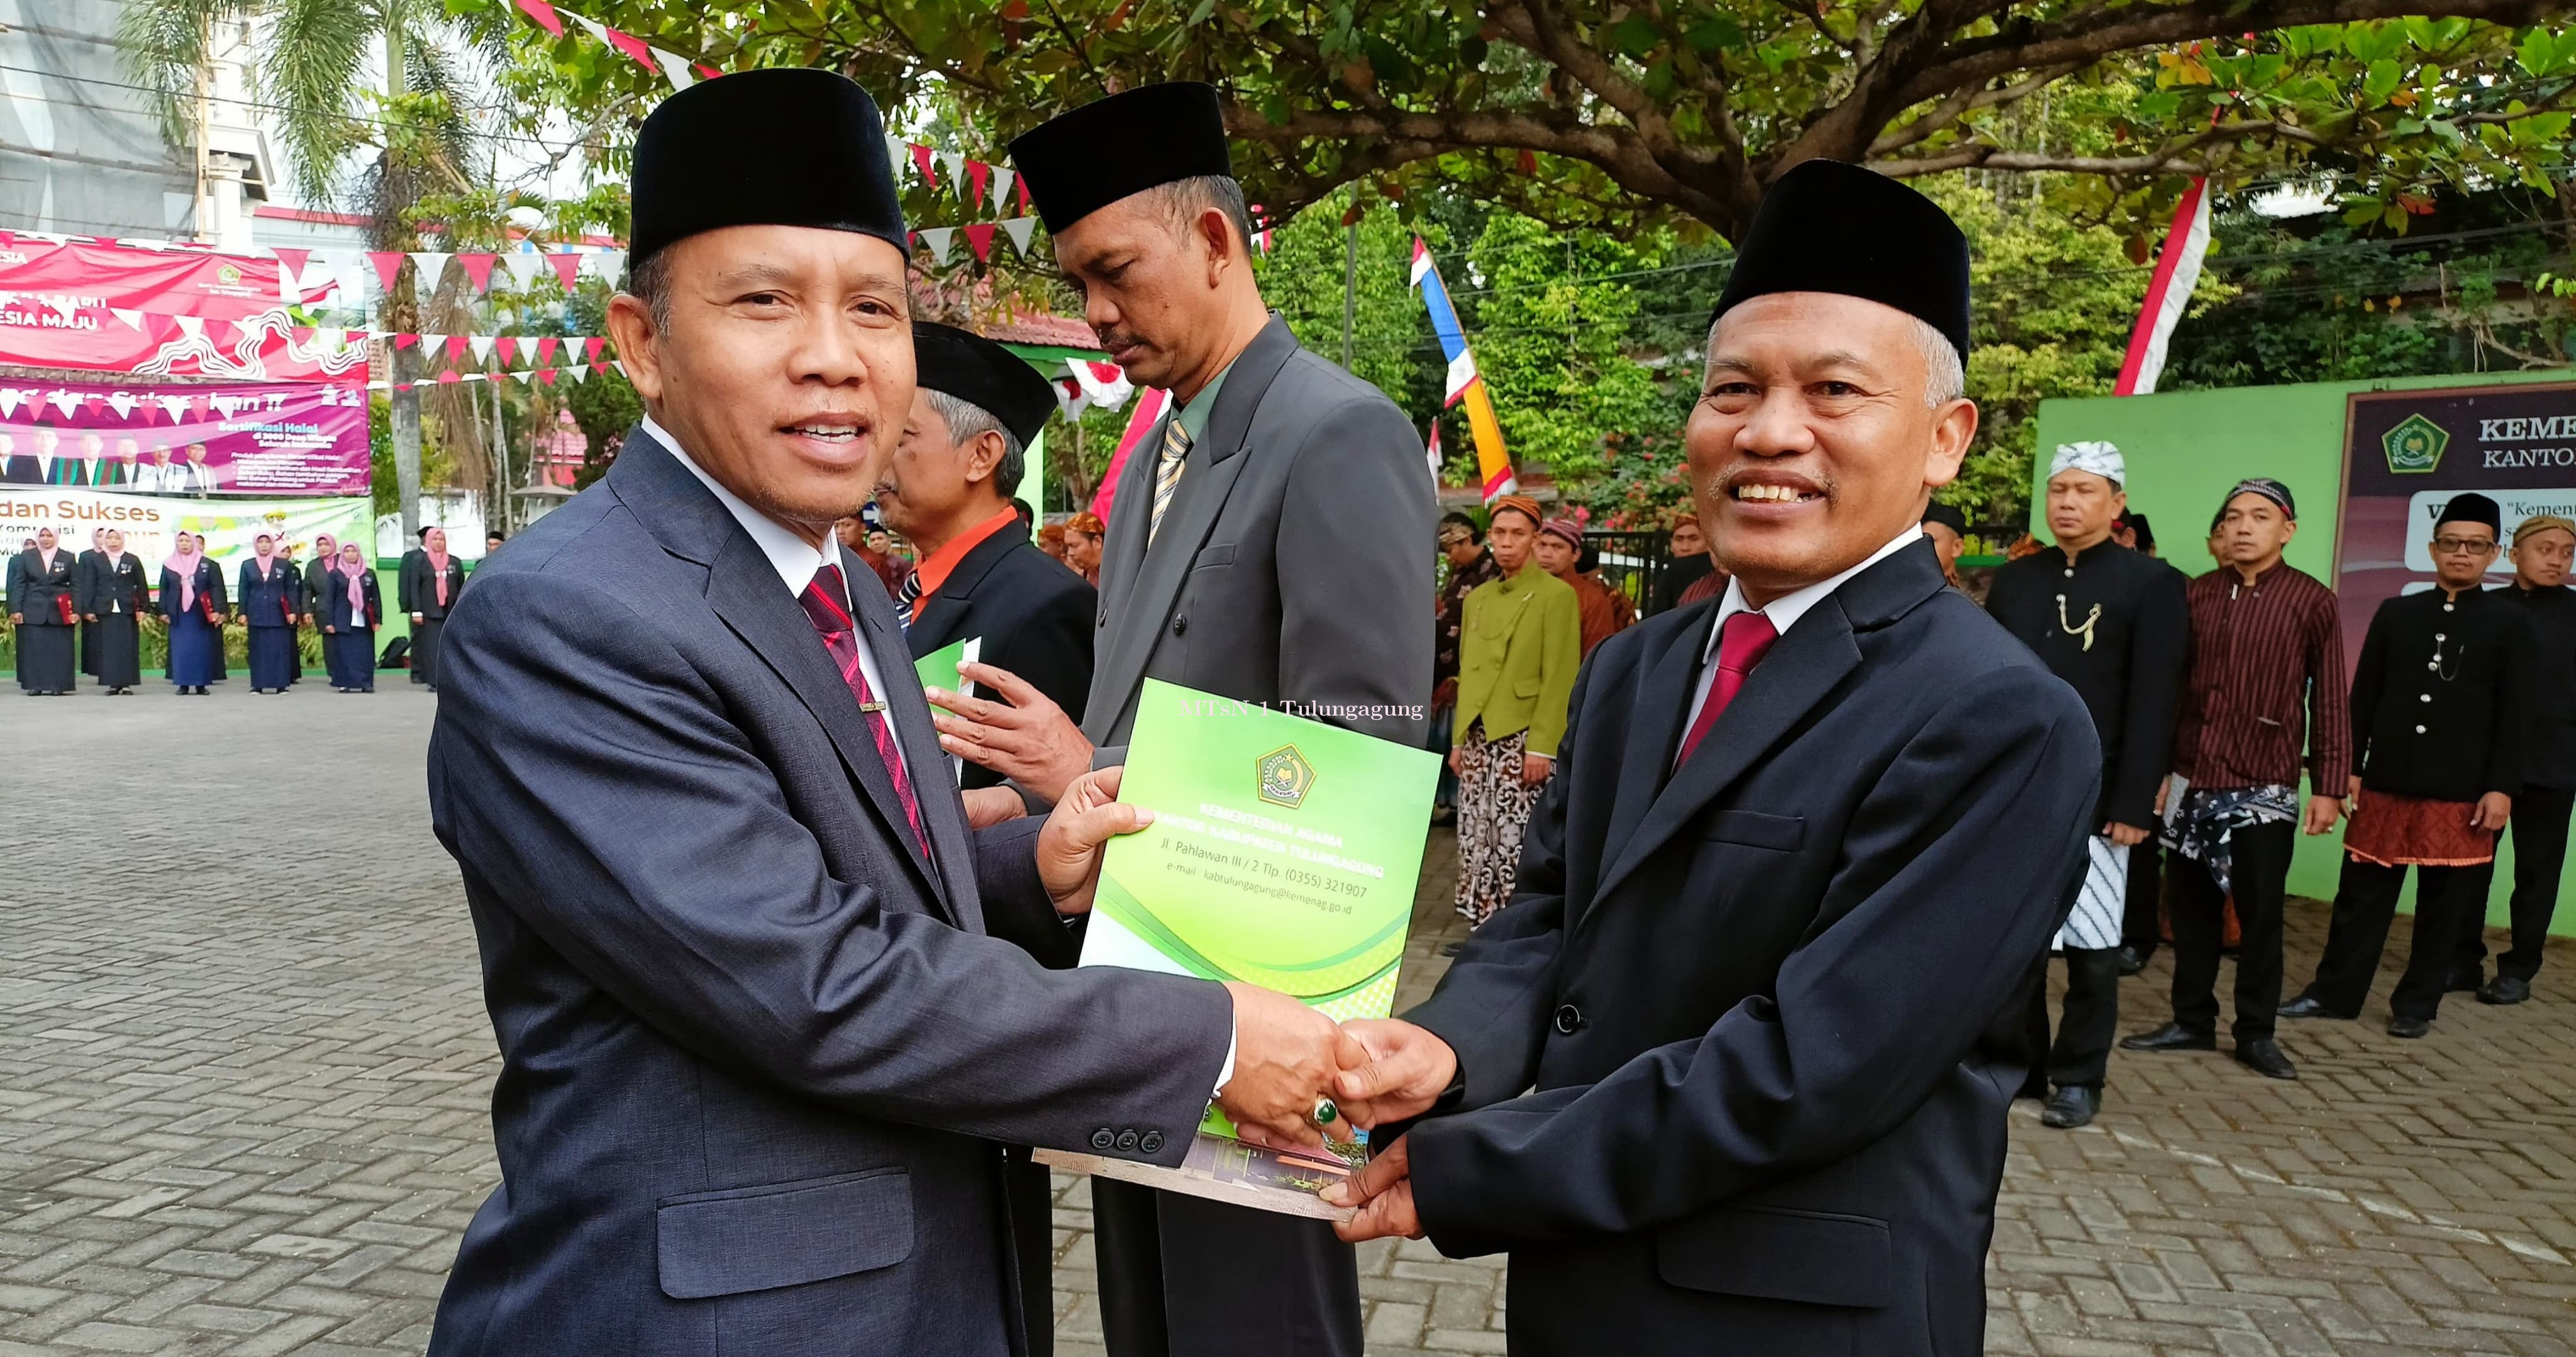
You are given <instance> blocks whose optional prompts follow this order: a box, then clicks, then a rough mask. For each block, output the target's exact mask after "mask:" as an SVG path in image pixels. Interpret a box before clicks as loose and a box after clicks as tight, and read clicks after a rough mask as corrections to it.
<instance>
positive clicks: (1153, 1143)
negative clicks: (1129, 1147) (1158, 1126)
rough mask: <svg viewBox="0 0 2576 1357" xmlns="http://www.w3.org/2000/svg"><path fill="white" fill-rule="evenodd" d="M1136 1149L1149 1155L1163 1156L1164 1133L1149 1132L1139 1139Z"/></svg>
mask: <svg viewBox="0 0 2576 1357" xmlns="http://www.w3.org/2000/svg"><path fill="white" fill-rule="evenodd" d="M1136 1148H1137V1149H1140V1150H1143V1151H1144V1152H1145V1153H1147V1154H1161V1153H1162V1152H1163V1133H1162V1132H1160V1131H1147V1132H1146V1133H1145V1134H1144V1135H1142V1136H1139V1137H1138V1138H1137V1140H1136Z"/></svg>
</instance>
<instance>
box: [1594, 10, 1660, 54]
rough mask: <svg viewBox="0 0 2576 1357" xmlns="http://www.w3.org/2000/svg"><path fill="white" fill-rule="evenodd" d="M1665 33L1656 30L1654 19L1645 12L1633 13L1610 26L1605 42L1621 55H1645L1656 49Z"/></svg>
mask: <svg viewBox="0 0 2576 1357" xmlns="http://www.w3.org/2000/svg"><path fill="white" fill-rule="evenodd" d="M1662 37H1663V35H1662V34H1660V33H1658V32H1656V31H1655V24H1654V21H1653V20H1651V19H1649V18H1647V17H1646V16H1645V15H1643V14H1631V15H1629V16H1628V17H1627V18H1625V19H1621V20H1620V21H1619V22H1617V23H1615V24H1613V25H1611V26H1610V32H1609V33H1608V34H1607V35H1605V37H1604V42H1605V44H1606V45H1607V46H1608V47H1609V48H1610V50H1611V51H1613V52H1617V53H1619V54H1620V55H1621V56H1631V57H1634V56H1643V55H1645V54H1646V53H1648V52H1651V51H1653V50H1654V47H1655V44H1656V43H1657V42H1658V41H1660V40H1661V39H1662Z"/></svg>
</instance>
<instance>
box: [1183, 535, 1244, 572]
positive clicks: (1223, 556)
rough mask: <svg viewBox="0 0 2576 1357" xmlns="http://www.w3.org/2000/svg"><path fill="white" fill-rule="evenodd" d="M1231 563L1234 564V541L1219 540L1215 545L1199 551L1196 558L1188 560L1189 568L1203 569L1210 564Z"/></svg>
mask: <svg viewBox="0 0 2576 1357" xmlns="http://www.w3.org/2000/svg"><path fill="white" fill-rule="evenodd" d="M1232 564H1234V543H1232V542H1219V543H1217V544H1216V545H1215V546H1212V547H1208V548H1206V549H1204V550H1202V551H1200V552H1199V554H1198V556H1197V558H1196V559H1194V560H1192V561H1191V562H1190V569H1192V570H1205V569H1208V568H1209V567H1211V566H1219V565H1232Z"/></svg>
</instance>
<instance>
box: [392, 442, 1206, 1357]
mask: <svg viewBox="0 0 2576 1357" xmlns="http://www.w3.org/2000/svg"><path fill="white" fill-rule="evenodd" d="M843 569H844V572H845V574H846V575H847V576H848V577H849V578H850V579H852V580H854V581H857V582H858V583H859V585H860V587H858V588H856V589H853V590H852V591H851V592H852V594H853V596H854V601H855V604H856V608H855V611H856V614H857V617H858V619H859V621H860V625H861V632H862V634H863V636H864V638H865V641H866V643H867V644H868V645H870V646H871V647H872V648H873V650H874V652H875V656H876V659H877V663H878V665H879V666H880V668H881V670H882V672H883V673H884V674H885V675H886V676H887V678H888V680H889V687H890V688H891V691H890V692H887V693H885V694H883V696H884V698H885V700H887V701H888V702H889V703H890V704H891V710H892V712H893V715H894V719H895V723H896V727H897V730H898V733H899V736H900V738H901V740H902V741H903V745H904V747H905V749H907V750H909V751H917V753H916V761H915V762H914V763H913V766H914V767H915V768H917V769H925V770H926V769H931V768H934V767H936V766H937V765H938V764H939V763H940V762H941V759H940V755H939V753H938V746H937V744H936V742H935V740H934V738H933V735H932V732H931V728H930V716H929V709H928V707H927V706H926V705H925V704H924V703H923V701H922V698H921V692H920V689H919V688H918V687H917V686H916V685H915V684H914V683H913V682H911V661H910V657H909V656H907V655H906V654H905V653H904V648H903V641H902V638H901V637H900V636H899V635H898V634H897V632H896V627H895V622H894V616H893V612H892V609H891V607H890V605H889V604H888V602H887V600H886V598H885V596H884V594H883V592H882V591H880V590H877V589H875V588H873V587H870V586H868V585H867V583H866V581H867V579H868V576H867V575H866V573H865V572H864V571H862V570H859V569H856V568H855V563H853V562H850V561H849V560H848V559H847V558H846V557H844V564H843ZM443 644H444V651H443V655H442V659H441V669H442V671H443V678H444V681H443V682H442V683H441V685H440V697H439V711H438V719H437V726H436V728H435V731H434V732H433V734H432V736H431V741H430V751H429V793H430V806H431V810H432V813H433V819H434V824H435V827H436V829H437V832H438V836H439V838H440V840H441V842H443V843H445V844H446V845H447V847H448V849H449V851H450V852H452V853H454V854H455V856H456V860H457V863H458V865H459V866H460V867H461V868H462V869H463V872H464V878H465V893H466V901H467V904H468V905H469V906H470V907H471V909H472V911H473V915H474V926H475V932H476V936H477V939H478V941H479V943H480V946H481V951H482V958H483V981H484V993H485V998H486V1001H487V1003H488V1005H489V1007H490V1009H491V1013H492V1022H493V1028H494V1031H495V1034H496V1036H497V1037H498V1039H499V1043H500V1048H501V1056H502V1069H501V1075H500V1079H499V1081H498V1084H497V1085H496V1087H495V1088H494V1090H493V1099H492V1122H493V1137H494V1141H495V1144H496V1148H497V1150H498V1152H499V1158H500V1164H501V1174H502V1186H501V1188H500V1190H498V1191H496V1192H495V1193H494V1194H493V1195H492V1197H491V1199H490V1200H489V1201H487V1202H485V1203H484V1205H483V1208H482V1210H481V1211H479V1212H478V1213H476V1215H475V1218H474V1223H473V1225H472V1227H471V1228H470V1229H469V1230H468V1231H467V1232H466V1236H465V1241H464V1244H463V1247H462V1248H461V1249H460V1250H459V1252H458V1255H457V1260H456V1267H455V1270H454V1272H453V1273H452V1274H451V1276H450V1277H449V1279H448V1284H447V1290H446V1293H445V1295H444V1296H442V1297H441V1300H440V1304H439V1309H438V1317H437V1323H436V1328H435V1330H434V1331H433V1334H432V1337H431V1341H430V1351H431V1352H433V1353H437V1354H465V1353H494V1354H511V1355H512V1357H523V1355H525V1354H552V1353H561V1354H567V1357H570V1355H572V1354H579V1355H580V1357H590V1355H591V1354H598V1353H620V1354H674V1355H686V1357H714V1354H717V1353H720V1352H721V1353H738V1352H750V1353H760V1354H764V1357H782V1355H783V1354H803V1353H813V1354H824V1353H830V1354H851V1353H936V1354H952V1353H954V1354H978V1355H979V1357H980V1355H981V1354H1003V1353H1012V1352H1018V1351H1020V1350H1022V1347H1023V1341H1024V1330H1023V1327H1022V1322H1021V1318H1020V1313H1019V1308H1020V1307H1019V1304H1018V1301H1017V1299H1016V1297H1017V1294H1018V1293H1017V1277H1016V1268H1017V1266H1018V1264H1017V1262H1016V1260H1015V1259H1014V1257H1013V1255H1012V1253H1011V1251H1010V1249H1009V1248H1008V1247H1007V1245H1006V1241H1007V1240H1008V1239H1009V1238H1010V1233H1009V1220H1008V1218H1007V1207H1006V1205H1005V1201H1004V1196H1003V1193H1002V1191H1001V1185H1000V1172H1001V1166H1002V1151H1001V1148H1000V1145H999V1144H998V1143H997V1142H1017V1143H1028V1144H1037V1145H1049V1146H1059V1147H1066V1148H1075V1147H1079V1148H1084V1149H1097V1150H1104V1151H1107V1152H1110V1153H1124V1154H1128V1155H1131V1156H1132V1157H1135V1158H1138V1159H1144V1160H1151V1161H1154V1162H1159V1163H1165V1164H1171V1163H1177V1162H1178V1161H1179V1159H1180V1157H1181V1156H1182V1154H1183V1153H1184V1151H1185V1148H1186V1146H1187V1145H1188V1144H1189V1141H1190V1136H1191V1132H1192V1130H1193V1129H1194V1128H1195V1126H1196V1124H1197V1122H1198V1119H1199V1115H1200V1112H1201V1110H1202V1109H1203V1108H1204V1107H1205V1106H1206V1104H1207V1100H1208V1090H1209V1089H1210V1088H1211V1087H1213V1081H1214V1079H1215V1077H1216V1073H1217V1067H1218V1065H1219V1064H1220V1063H1221V1061H1222V1060H1223V1057H1224V1053H1225V1046H1226V1041H1227V1033H1228V1031H1229V1028H1230V1022H1231V1018H1230V1013H1231V1010H1230V1006H1229V1004H1228V1000H1227V997H1226V995H1225V992H1224V990H1223V989H1222V988H1220V987H1218V986H1216V985H1213V984H1208V983H1204V982H1199V981H1192V980H1186V979H1181V978H1178V977H1170V976H1155V975H1145V974H1141V973H1138V972H1134V971H1122V970H1107V969H1096V970H1087V971H1085V970H1062V971H1056V970H1048V969H1046V968H1045V967H1043V966H1041V965H1040V964H1039V960H1038V957H1039V956H1045V957H1048V958H1050V959H1053V960H1057V961H1060V962H1061V961H1066V960H1069V958H1070V956H1071V954H1072V951H1073V949H1074V948H1075V946H1076V945H1077V941H1078V940H1077V939H1076V938H1075V936H1074V935H1073V934H1072V933H1071V932H1070V931H1069V930H1067V929H1066V928H1064V927H1063V926H1062V925H1061V924H1060V923H1059V922H1058V921H1057V919H1056V918H1055V916H1054V912H1053V910H1052V908H1051V907H1050V906H1049V904H1048V902H1047V900H1046V897H1045V892H1044V890H1043V888H1042V887H1041V886H1040V885H1039V883H1038V882H1037V880H1036V875H1035V860H1034V858H1033V856H1032V851H1031V850H1032V844H1033V839H1034V835H1035V832H1036V829H1037V827H1038V825H1039V823H1040V822H1039V821H1037V820H1033V819H1032V820H1025V821H1015V822H1013V823H1012V824H1010V825H1005V826H1002V827H1000V828H998V829H995V830H990V831H985V832H983V833H980V834H978V833H972V832H970V831H969V830H968V828H967V826H966V821H965V816H964V813H963V809H962V807H961V806H960V804H959V802H958V799H957V796H956V794H955V792H954V791H953V790H952V789H950V788H949V787H948V785H947V782H948V780H947V779H946V778H945V777H944V776H916V778H915V779H914V785H915V786H916V787H918V788H920V789H921V794H922V799H921V808H922V812H923V816H924V818H925V820H926V822H927V827H928V833H929V836H930V840H931V843H932V845H933V849H934V852H935V855H936V858H937V866H936V867H935V868H934V867H933V865H932V864H931V862H930V861H928V860H926V859H925V858H924V856H923V855H922V853H921V852H920V850H919V848H918V847H917V846H916V845H915V842H914V839H913V837H912V835H911V833H910V832H909V830H908V828H907V826H906V824H905V820H904V816H903V813H902V810H901V808H900V804H899V802H898V801H897V800H896V798H895V794H894V788H893V784H892V782H891V780H890V778H889V776H888V774H887V771H886V767H885V765H884V764H883V762H882V761H881V760H880V759H879V757H878V755H877V752H876V748H875V745H874V743H873V742H872V739H871V736H870V732H869V730H868V727H867V726H866V724H865V723H864V718H863V717H862V716H861V714H860V712H859V709H858V704H857V702H856V701H855V699H854V698H853V697H852V695H851V693H850V691H849V689H848V688H847V687H846V686H844V684H843V682H842V679H841V677H840V673H839V671H838V669H837V668H836V667H835V665H834V664H833V663H832V661H831V659H830V658H829V657H828V655H827V654H826V652H825V650H824V648H823V644H822V641H821V639H820V638H819V637H818V636H817V635H816V634H815V632H814V629H813V627H812V625H811V624H810V623H809V622H808V621H807V619H806V615H805V613H804V611H803V610H802V609H801V608H800V607H799V606H798V605H797V603H796V601H795V599H794V598H793V597H791V596H790V595H789V593H788V591H787V590H786V588H785V587H784V586H782V585H781V583H780V581H779V578H778V574H777V572H776V570H775V569H773V568H772V567H771V565H770V563H769V561H768V560H767V558H765V557H764V556H763V555H762V554H761V552H760V550H759V548H758V547H757V546H756V545H754V543H753V542H752V540H751V538H750V536H749V535H748V534H746V533H745V532H744V531H743V530H742V528H741V526H740V525H739V524H737V523H736V522H735V521H734V520H733V518H732V516H731V515H730V514H728V513H727V512H726V510H725V509H724V507H723V506H722V505H721V504H719V503H718V502H717V501H716V499H715V497H714V496H712V495H710V494H709V493H707V491H706V489H705V487H704V486H702V485H700V484H699V483H698V481H697V480H696V479H695V478H694V477H693V476H691V475H690V473H689V471H688V469H687V468H686V467H683V466H681V465H680V464H679V463H678V462H677V461H676V460H674V459H673V458H672V457H671V455H670V454H669V453H667V452H666V451H664V450H663V448H662V447H661V446H660V445H659V444H656V443H655V442H653V441H652V440H651V439H649V438H646V437H644V436H642V435H641V434H633V435H629V437H628V438H627V441H626V444H625V448H624V450H623V453H622V455H621V456H619V458H618V459H617V464H616V467H615V469H613V470H612V471H611V472H610V473H609V474H608V476H607V477H606V478H605V479H603V480H602V481H601V483H600V484H598V485H595V486H593V487H591V488H590V489H589V490H586V491H584V492H583V493H582V494H580V495H579V496H576V497H575V498H574V499H573V500H572V501H571V502H570V503H568V504H566V505H565V506H564V507H563V508H561V509H558V510H556V511H555V512H554V513H552V514H550V515H548V516H547V517H546V518H545V519H544V520H543V521H541V522H540V523H538V524H537V525H536V526H535V527H533V528H531V529H529V530H528V531H527V532H526V533H524V534H522V535H521V536H519V537H518V538H517V539H515V540H513V541H512V542H511V544H510V549H509V551H507V552H505V553H503V554H501V555H498V556H496V557H494V558H492V560H491V562H490V563H489V564H488V565H487V566H486V567H485V568H484V570H482V571H481V572H479V573H478V574H477V576H476V583H475V586H474V588H473V590H472V591H471V592H470V593H466V594H464V595H462V596H461V597H460V598H459V599H458V600H457V606H456V607H455V609H454V610H453V614H452V616H451V617H450V619H449V622H448V626H447V633H446V638H445V641H444V643H443ZM1006 939H1007V941H1006ZM1033 954H1034V955H1033Z"/></svg>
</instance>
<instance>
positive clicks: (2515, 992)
mask: <svg viewBox="0 0 2576 1357" xmlns="http://www.w3.org/2000/svg"><path fill="white" fill-rule="evenodd" d="M2530 997H2531V982H2530V981H2528V980H2524V979H2522V978H2520V977H2518V976H2511V975H2499V976H2497V977H2496V978H2495V979H2493V980H2490V981H2488V982H2487V987H2486V988H2485V989H2482V990H2479V991H2478V1002H2479V1003H2482V1004H2518V1003H2521V1002H2522V1001H2523V1000H2525V999H2528V998H2530Z"/></svg>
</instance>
